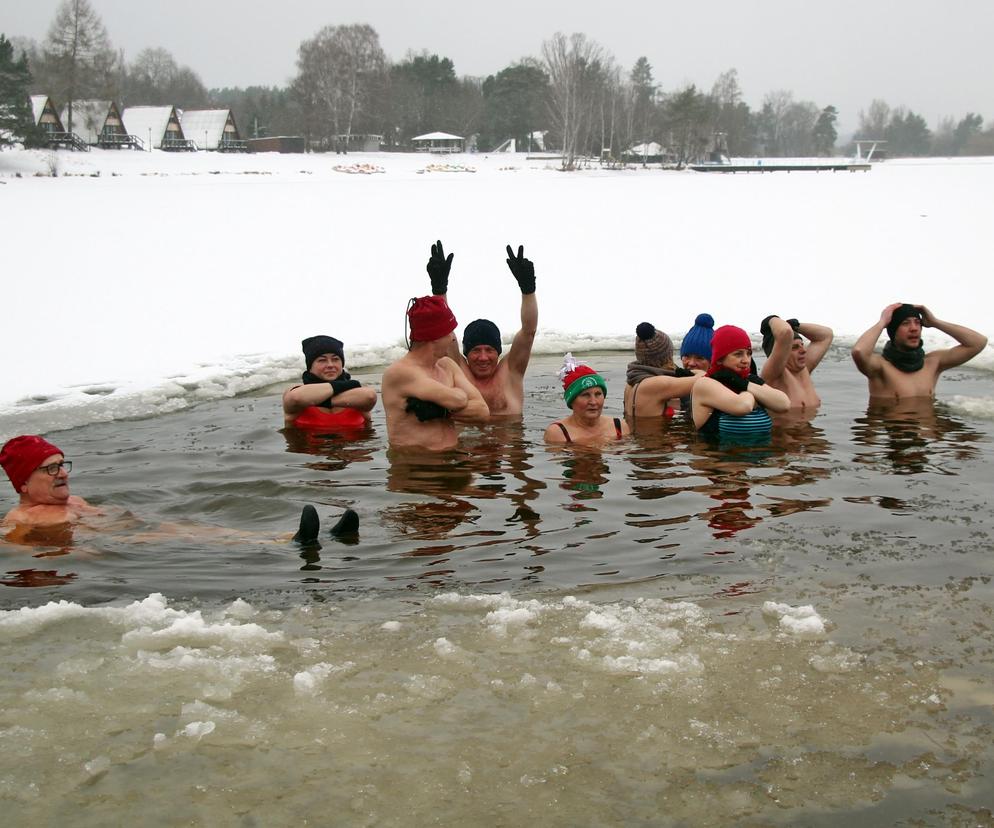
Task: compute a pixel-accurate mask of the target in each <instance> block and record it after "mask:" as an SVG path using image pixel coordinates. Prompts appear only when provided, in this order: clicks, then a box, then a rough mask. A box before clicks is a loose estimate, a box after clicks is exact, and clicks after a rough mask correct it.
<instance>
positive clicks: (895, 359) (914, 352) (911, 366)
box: [883, 342, 925, 374]
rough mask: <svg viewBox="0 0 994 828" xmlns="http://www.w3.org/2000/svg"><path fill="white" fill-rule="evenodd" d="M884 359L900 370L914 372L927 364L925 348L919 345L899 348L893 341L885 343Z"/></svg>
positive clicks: (907, 372)
mask: <svg viewBox="0 0 994 828" xmlns="http://www.w3.org/2000/svg"><path fill="white" fill-rule="evenodd" d="M883 357H884V359H886V360H887V361H888V362H889V363H890V364H891V365H893V366H894V367H895V368H897V369H898V370H899V371H904V373H906V374H912V373H914V372H915V371H920V370H921V369H922V366H923V365H924V364H925V349H924V348H923V347H922V346H921V345H919V346H918V347H917V348H910V349H909V348H899V347H898V346H897V345H895V344H894V343H893V342H888V343H887V344H886V345H884V353H883Z"/></svg>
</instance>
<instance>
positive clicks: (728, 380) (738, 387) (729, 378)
mask: <svg viewBox="0 0 994 828" xmlns="http://www.w3.org/2000/svg"><path fill="white" fill-rule="evenodd" d="M711 379H714V380H718V382H720V383H721V384H722V385H724V386H725V388H727V389H728V390H729V391H734V392H735V393H736V394H741V393H742V392H743V391H747V390H748V389H749V380H748V379H746V378H745V377H742V376H739V375H738V374H736V373H735V372H734V371H733V370H732V369H731V368H719V369H718V370H717V371H715V372H714V373H713V374H712V375H711Z"/></svg>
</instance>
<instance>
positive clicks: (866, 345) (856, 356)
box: [852, 302, 901, 377]
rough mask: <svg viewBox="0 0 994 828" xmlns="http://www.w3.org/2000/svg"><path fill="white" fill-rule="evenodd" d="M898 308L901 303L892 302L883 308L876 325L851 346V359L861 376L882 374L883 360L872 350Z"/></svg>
mask: <svg viewBox="0 0 994 828" xmlns="http://www.w3.org/2000/svg"><path fill="white" fill-rule="evenodd" d="M899 307H901V303H900V302H894V304H892V305H888V306H887V307H886V308H884V309H883V311H881V313H880V319H878V320H877V322H876V324H875V325H872V326H871V327H870V328H868V329H867V330H866V331H865V332H864V333H863V334H862V335H861V336H860V338H859V339H857V340H856V344H855V345H853V346H852V359H853V362H855V363H856V367H857V368H858V369H859V372H860V373H861V374H864V375H865V376H867V377H879V376H880V375H881V373H883V358H882V357H881V356H880V355H879V354H875V353H873V349H874V348H875V347H876V346H877V340H878V339H880V334H882V333H883V332H884V329H885V328H886V327H887V323H888V322H890V318H891V316H892V315H893V314H894V311H896V310H897V309H898V308H899Z"/></svg>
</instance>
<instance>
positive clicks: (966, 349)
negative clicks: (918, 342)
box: [915, 305, 987, 371]
mask: <svg viewBox="0 0 994 828" xmlns="http://www.w3.org/2000/svg"><path fill="white" fill-rule="evenodd" d="M915 307H916V308H918V310H919V311H921V315H922V325H923V326H924V327H926V328H935V329H936V330H937V331H942V332H943V333H944V334H945V335H946V336H951V337H952V338H953V339H955V340H956V341H957V342H958V343H959V345H956V346H954V347H952V348H945V349H943V350H939V351H932V353H930V354H929V355H928V356H929V358H930V359H936V360H937V365H936V369H937V370H938V371H944V370H945V369H946V368H955V367H956V366H957V365H962V364H963V363H964V362H969V361H970V360H971V359H973V358H974V357H975V356H976V355H977V354H979V353H980V352H981V351H982V350H984V348H986V347H987V337H986V336H984V335H983V334H982V333H978V332H977V331H975V330H973V329H971V328H967V327H965V326H964V325H954V324H953V323H952V322H943V321H942V320H941V319H936V317H935V314H933V313H932V311H930V310H929V309H928V308H926V307H925V306H924V305H915Z"/></svg>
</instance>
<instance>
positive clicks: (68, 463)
mask: <svg viewBox="0 0 994 828" xmlns="http://www.w3.org/2000/svg"><path fill="white" fill-rule="evenodd" d="M62 469H65V470H66V474H69V472H71V471H72V460H63V461H62V462H61V463H49V464H48V465H47V466H39V467H38V471H43V472H45V474H50V475H52V477H55V476H56V475H57V474H58V473H59V472H60V471H62Z"/></svg>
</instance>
